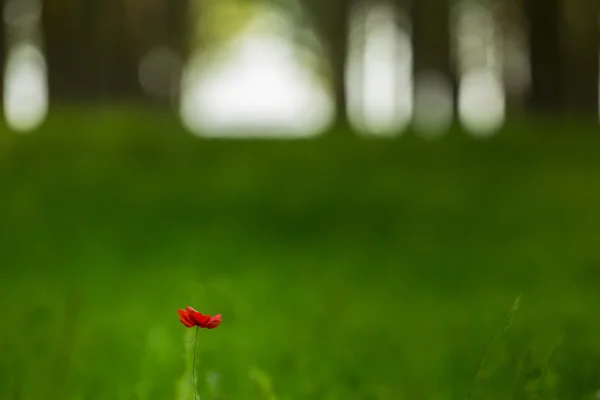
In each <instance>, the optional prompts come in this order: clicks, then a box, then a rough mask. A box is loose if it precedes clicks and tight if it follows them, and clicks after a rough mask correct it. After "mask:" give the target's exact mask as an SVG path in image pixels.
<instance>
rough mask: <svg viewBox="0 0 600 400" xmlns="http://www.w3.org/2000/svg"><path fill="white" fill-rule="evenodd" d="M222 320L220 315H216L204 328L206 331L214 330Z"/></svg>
mask: <svg viewBox="0 0 600 400" xmlns="http://www.w3.org/2000/svg"><path fill="white" fill-rule="evenodd" d="M222 320H223V318H222V317H221V314H217V315H215V316H214V317H211V318H210V319H209V320H208V322H207V323H206V325H205V326H204V327H205V328H207V329H214V328H216V327H217V326H219V325H221V321H222Z"/></svg>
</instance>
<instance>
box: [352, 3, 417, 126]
mask: <svg viewBox="0 0 600 400" xmlns="http://www.w3.org/2000/svg"><path fill="white" fill-rule="evenodd" d="M399 25H400V24H398V22H397V20H396V12H395V10H394V8H393V7H392V5H390V4H388V3H379V4H376V5H375V6H368V4H359V5H358V6H357V7H355V10H354V13H353V18H352V21H351V36H350V54H349V57H348V58H349V66H348V92H349V93H348V96H349V102H350V104H349V111H350V113H349V117H350V121H351V122H352V124H353V125H355V126H356V127H357V129H358V130H359V131H363V132H366V133H370V134H374V135H380V136H390V135H394V134H397V133H399V132H400V131H401V130H402V129H403V128H404V127H405V126H406V125H407V124H408V123H409V121H410V118H411V114H412V96H411V92H412V77H411V65H412V47H411V43H410V38H409V35H408V33H407V31H406V29H400V28H399Z"/></svg>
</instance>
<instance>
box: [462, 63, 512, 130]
mask: <svg viewBox="0 0 600 400" xmlns="http://www.w3.org/2000/svg"><path fill="white" fill-rule="evenodd" d="M504 105H505V102H504V90H503V87H502V82H500V81H499V79H498V78H497V77H496V76H494V75H493V74H491V73H489V71H485V70H483V71H473V72H469V73H466V74H464V75H463V76H462V78H461V82H460V88H459V98H458V111H459V114H460V119H461V122H462V123H463V125H464V126H465V127H466V128H467V129H468V130H469V131H470V132H471V134H472V135H473V136H478V137H488V136H491V135H493V134H494V133H496V131H497V130H498V129H500V128H501V127H502V124H503V123H504V113H505V110H504V108H505V106H504Z"/></svg>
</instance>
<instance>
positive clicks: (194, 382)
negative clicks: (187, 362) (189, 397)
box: [192, 326, 199, 400]
mask: <svg viewBox="0 0 600 400" xmlns="http://www.w3.org/2000/svg"><path fill="white" fill-rule="evenodd" d="M198 328H199V327H198V326H197V327H196V340H194V363H193V365H192V386H193V388H194V400H198V391H197V389H196V346H197V345H198V331H199V329H198Z"/></svg>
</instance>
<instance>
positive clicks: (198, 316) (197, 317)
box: [192, 311, 210, 328]
mask: <svg viewBox="0 0 600 400" xmlns="http://www.w3.org/2000/svg"><path fill="white" fill-rule="evenodd" d="M192 317H193V319H194V321H196V324H198V325H200V327H201V328H204V327H205V325H206V324H207V323H208V321H210V315H202V313H199V312H197V311H196V312H194V313H192Z"/></svg>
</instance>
